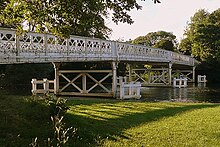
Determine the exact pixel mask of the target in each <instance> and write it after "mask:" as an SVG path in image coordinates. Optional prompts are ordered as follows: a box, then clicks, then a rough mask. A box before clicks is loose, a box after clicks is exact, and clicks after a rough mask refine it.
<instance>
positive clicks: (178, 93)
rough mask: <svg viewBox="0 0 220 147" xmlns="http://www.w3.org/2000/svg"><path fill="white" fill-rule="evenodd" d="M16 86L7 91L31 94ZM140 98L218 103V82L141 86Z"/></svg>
mask: <svg viewBox="0 0 220 147" xmlns="http://www.w3.org/2000/svg"><path fill="white" fill-rule="evenodd" d="M110 86H111V85H110ZM17 87H20V88H19V89H17V90H13V91H10V92H8V93H10V94H13V95H31V87H30V85H29V86H26V87H25V86H17ZM1 93H2V92H1V89H0V94H1ZM141 100H143V101H180V102H212V103H220V84H211V83H206V84H204V83H202V84H189V85H188V86H187V87H186V88H173V87H169V88H168V87H142V88H141Z"/></svg>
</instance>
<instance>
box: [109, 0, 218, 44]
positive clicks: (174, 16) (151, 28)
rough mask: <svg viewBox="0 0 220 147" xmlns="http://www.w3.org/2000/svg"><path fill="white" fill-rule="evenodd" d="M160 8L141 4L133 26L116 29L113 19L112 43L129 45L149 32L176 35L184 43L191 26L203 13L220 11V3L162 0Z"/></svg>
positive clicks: (214, 0) (147, 1)
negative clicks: (201, 11) (130, 41)
mask: <svg viewBox="0 0 220 147" xmlns="http://www.w3.org/2000/svg"><path fill="white" fill-rule="evenodd" d="M160 1H161V3H160V4H154V3H153V1H152V0H145V1H141V0H138V3H139V4H140V5H141V6H142V10H138V11H137V10H132V11H131V12H130V13H129V14H130V15H131V17H132V19H133V20H134V23H133V24H132V25H129V24H123V23H119V24H118V25H116V24H115V23H114V22H112V21H111V20H110V19H109V20H107V23H106V24H107V26H108V27H109V28H111V29H112V31H113V32H112V34H111V35H110V39H111V40H120V41H127V40H129V39H135V38H137V37H138V36H144V35H146V34H147V33H149V32H156V31H160V30H162V31H167V32H172V33H173V34H174V35H176V36H177V39H178V40H180V39H181V38H183V33H184V30H185V28H186V26H187V22H188V21H189V20H190V17H192V16H193V15H194V14H195V13H196V12H197V11H198V10H199V9H206V10H207V11H208V12H213V11H214V10H217V9H218V8H220V0H160Z"/></svg>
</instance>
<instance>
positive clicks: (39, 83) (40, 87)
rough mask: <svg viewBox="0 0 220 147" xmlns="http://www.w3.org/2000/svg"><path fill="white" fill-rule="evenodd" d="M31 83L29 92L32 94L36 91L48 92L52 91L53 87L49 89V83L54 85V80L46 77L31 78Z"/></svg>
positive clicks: (36, 92)
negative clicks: (40, 78)
mask: <svg viewBox="0 0 220 147" xmlns="http://www.w3.org/2000/svg"><path fill="white" fill-rule="evenodd" d="M31 84H32V90H31V92H32V94H33V95H36V94H38V93H41V94H47V93H49V92H54V89H50V84H53V87H54V80H47V79H46V78H45V79H43V80H37V79H32V80H31Z"/></svg>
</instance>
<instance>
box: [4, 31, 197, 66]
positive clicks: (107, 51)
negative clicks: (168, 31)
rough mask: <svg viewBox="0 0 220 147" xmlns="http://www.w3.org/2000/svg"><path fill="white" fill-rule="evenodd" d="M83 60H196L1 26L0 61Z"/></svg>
mask: <svg viewBox="0 0 220 147" xmlns="http://www.w3.org/2000/svg"><path fill="white" fill-rule="evenodd" d="M76 61H78V62H84V61H142V62H143V61H146V62H166V63H169V62H171V63H173V64H183V65H189V66H194V64H195V59H194V58H192V57H190V56H186V55H182V54H178V53H175V52H171V51H167V50H162V49H156V48H150V47H147V46H143V45H134V44H128V43H122V42H116V41H109V40H102V39H96V38H86V37H80V36H70V37H69V38H67V39H59V38H57V37H55V36H53V35H51V34H40V33H33V32H28V33H25V34H23V35H21V36H17V35H16V31H15V30H11V29H4V28H0V63H1V64H11V63H45V62H76Z"/></svg>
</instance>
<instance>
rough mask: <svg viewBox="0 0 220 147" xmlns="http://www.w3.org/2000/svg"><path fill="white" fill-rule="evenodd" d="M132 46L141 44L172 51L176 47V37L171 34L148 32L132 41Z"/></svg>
mask: <svg viewBox="0 0 220 147" xmlns="http://www.w3.org/2000/svg"><path fill="white" fill-rule="evenodd" d="M132 43H134V44H142V45H147V46H152V47H156V48H162V49H166V50H171V51H174V50H175V48H176V46H177V40H176V36H175V35H173V33H171V32H165V31H157V32H150V33H148V34H147V35H145V36H139V37H137V38H136V39H134V40H133V41H132Z"/></svg>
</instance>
